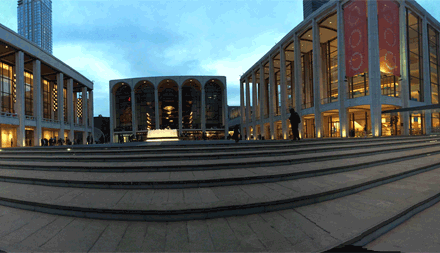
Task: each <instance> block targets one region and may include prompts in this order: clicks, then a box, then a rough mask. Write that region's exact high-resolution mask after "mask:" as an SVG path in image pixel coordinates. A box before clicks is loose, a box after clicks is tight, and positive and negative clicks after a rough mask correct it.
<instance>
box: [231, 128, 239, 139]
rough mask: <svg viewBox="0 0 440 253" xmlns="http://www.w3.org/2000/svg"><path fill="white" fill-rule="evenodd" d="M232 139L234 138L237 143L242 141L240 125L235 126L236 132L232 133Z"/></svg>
mask: <svg viewBox="0 0 440 253" xmlns="http://www.w3.org/2000/svg"><path fill="white" fill-rule="evenodd" d="M232 139H234V140H235V142H236V143H238V142H239V141H240V131H239V128H238V126H235V128H234V134H232Z"/></svg>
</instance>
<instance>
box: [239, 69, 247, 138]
mask: <svg viewBox="0 0 440 253" xmlns="http://www.w3.org/2000/svg"><path fill="white" fill-rule="evenodd" d="M243 78H244V77H243ZM243 84H245V80H243V79H241V80H240V114H241V117H240V133H242V135H241V137H242V139H243V138H244V134H243V133H244V132H243V130H244V124H246V120H245V119H246V114H245V112H246V110H245V109H244V108H245V103H244V87H243Z"/></svg>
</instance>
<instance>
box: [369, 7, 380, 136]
mask: <svg viewBox="0 0 440 253" xmlns="http://www.w3.org/2000/svg"><path fill="white" fill-rule="evenodd" d="M367 4H368V5H367V6H368V47H369V48H368V78H369V83H368V85H369V89H370V96H371V104H370V113H371V131H372V133H373V136H374V137H378V136H380V135H381V132H382V121H381V119H382V114H381V113H382V108H381V102H380V99H381V88H380V65H379V63H380V55H379V36H378V35H379V32H378V25H379V24H378V20H377V2H376V1H367Z"/></svg>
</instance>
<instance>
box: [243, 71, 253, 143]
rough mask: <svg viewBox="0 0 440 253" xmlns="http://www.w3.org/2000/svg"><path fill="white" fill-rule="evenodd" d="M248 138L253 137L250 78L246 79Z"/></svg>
mask: <svg viewBox="0 0 440 253" xmlns="http://www.w3.org/2000/svg"><path fill="white" fill-rule="evenodd" d="M245 85H246V123H245V124H246V137H247V139H249V138H250V136H251V131H250V127H251V126H252V123H251V122H252V118H251V92H250V89H251V87H250V84H249V77H248V76H247V77H246V84H245Z"/></svg>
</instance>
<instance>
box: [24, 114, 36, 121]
mask: <svg viewBox="0 0 440 253" xmlns="http://www.w3.org/2000/svg"><path fill="white" fill-rule="evenodd" d="M26 119H28V120H35V117H34V116H29V115H26Z"/></svg>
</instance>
